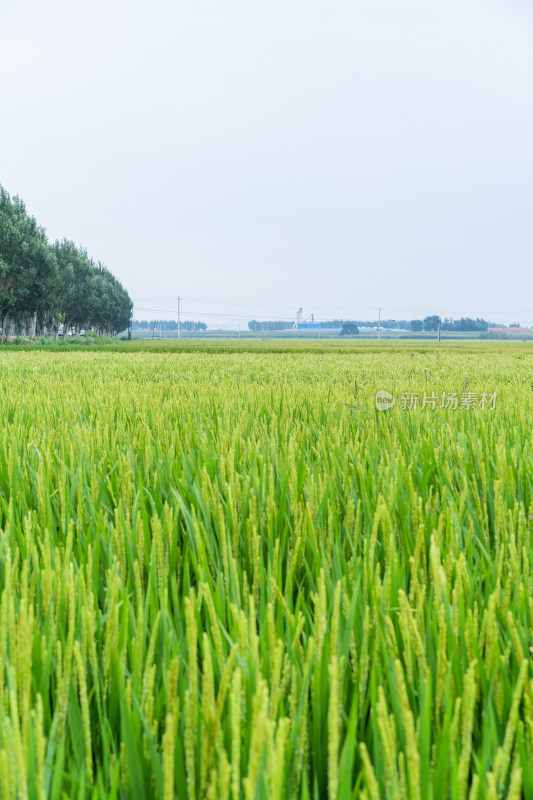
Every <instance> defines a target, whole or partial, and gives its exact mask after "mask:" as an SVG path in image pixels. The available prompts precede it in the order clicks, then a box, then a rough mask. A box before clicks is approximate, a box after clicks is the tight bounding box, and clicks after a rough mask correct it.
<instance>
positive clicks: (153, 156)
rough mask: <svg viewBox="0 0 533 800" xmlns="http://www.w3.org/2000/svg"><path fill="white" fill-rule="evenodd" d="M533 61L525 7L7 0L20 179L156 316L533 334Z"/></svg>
mask: <svg viewBox="0 0 533 800" xmlns="http://www.w3.org/2000/svg"><path fill="white" fill-rule="evenodd" d="M532 41H533V3H532V2H524V1H521V0H431V2H428V0H353V1H352V2H340V1H339V0H330V2H328V3H325V2H323V0H322V2H313V1H312V0H311V1H310V0H305V2H303V1H302V0H294V1H291V0H283V1H282V0H268V2H266V1H265V2H250V0H224V1H223V2H221V1H220V0H218V1H215V0H194V2H193V0H190V2H179V1H178V2H170V1H167V0H155V1H152V2H150V3H147V2H144V3H141V2H132V0H127V2H126V0H124V1H123V0H92V1H91V2H77V1H76V0H40V2H37V1H36V0H22V1H21V0H17V1H16V2H15V0H7V2H6V0H2V3H1V6H0V183H2V184H3V185H4V186H5V188H6V189H7V190H8V191H9V192H11V193H12V194H19V195H20V196H21V197H22V198H23V199H24V200H25V201H26V204H27V206H28V209H29V210H30V212H31V213H33V214H34V215H35V216H36V217H37V219H38V220H39V222H40V223H41V224H43V225H44V226H45V227H46V228H47V230H48V232H49V235H50V237H51V238H55V237H62V236H66V237H68V238H71V239H73V240H74V241H76V242H77V243H80V244H83V245H85V246H86V247H87V249H88V251H89V254H90V255H92V256H93V257H94V258H96V259H100V260H102V261H104V262H105V263H107V264H108V266H109V268H110V269H111V270H112V271H113V272H114V273H115V274H116V275H117V276H118V277H119V278H120V279H121V280H122V281H123V283H124V284H125V286H126V287H127V289H128V290H129V291H130V294H131V295H132V297H134V298H135V301H136V310H135V314H136V316H137V317H142V318H151V317H152V318H155V317H166V318H169V317H170V316H173V315H174V316H175V310H176V297H177V296H178V294H179V295H181V297H182V298H184V299H183V300H182V308H183V316H184V318H195V319H199V318H200V319H204V320H205V321H206V322H208V323H210V324H211V325H215V324H224V323H229V319H228V318H229V317H233V318H234V324H237V323H238V322H241V323H242V326H243V327H244V326H245V324H246V320H248V319H250V318H252V317H255V318H261V317H267V318H289V317H291V318H292V317H293V316H294V312H295V310H296V308H297V307H299V306H303V307H304V312H307V313H311V312H315V315H316V317H317V318H331V317H333V316H344V317H345V318H350V317H352V318H359V319H361V318H375V317H376V315H377V308H378V306H382V307H383V309H384V311H383V314H384V315H385V316H387V317H388V316H390V317H399V318H405V317H410V316H414V317H420V316H423V315H424V314H425V313H439V314H443V315H444V314H453V315H455V316H460V315H461V314H463V313H464V314H466V313H468V314H480V315H484V316H488V317H490V318H492V319H498V320H504V319H506V320H511V321H512V320H513V319H515V318H516V319H519V320H520V321H522V322H523V323H525V322H529V323H530V324H533V292H532V290H533V278H532V265H533V225H532V223H533V154H532V143H533V88H532V87H533V47H532ZM185 298H186V299H185ZM205 301H210V302H205ZM213 301H216V303H215V302H213ZM230 302H231V303H237V304H242V305H235V306H231V305H225V303H230ZM172 312H173V313H172Z"/></svg>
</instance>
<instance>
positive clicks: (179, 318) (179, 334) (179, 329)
mask: <svg viewBox="0 0 533 800" xmlns="http://www.w3.org/2000/svg"><path fill="white" fill-rule="evenodd" d="M178 339H181V314H180V298H179V297H178Z"/></svg>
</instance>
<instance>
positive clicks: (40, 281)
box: [0, 186, 133, 343]
mask: <svg viewBox="0 0 533 800" xmlns="http://www.w3.org/2000/svg"><path fill="white" fill-rule="evenodd" d="M132 310H133V303H132V301H131V298H130V296H129V294H128V292H127V291H126V289H124V287H123V286H122V284H121V283H120V282H119V281H118V280H117V279H116V278H115V277H114V276H113V275H112V274H111V273H110V272H109V270H108V269H107V267H106V266H105V265H104V264H102V263H100V262H98V263H95V262H94V261H93V260H92V259H91V258H89V256H88V255H87V251H86V250H85V249H83V248H81V247H78V246H77V245H75V244H74V242H70V241H68V240H67V239H63V240H62V241H56V242H53V243H51V242H49V241H48V238H47V236H46V231H45V229H44V228H42V227H41V226H40V225H38V224H37V221H36V220H35V218H34V217H32V216H30V215H29V214H28V212H27V211H26V207H25V205H24V203H23V202H22V200H20V198H18V197H10V195H9V194H8V193H7V192H6V191H5V189H4V188H3V187H2V186H0V325H1V329H2V336H1V341H2V343H3V342H4V341H6V340H7V337H8V334H9V332H10V331H13V332H18V333H21V334H23V335H29V336H30V337H31V338H35V336H36V335H41V334H48V335H53V336H54V337H55V338H56V339H57V338H58V335H59V329H60V327H61V326H62V327H63V336H64V337H66V335H67V332H68V330H69V328H71V327H75V329H76V330H77V329H81V328H86V329H89V328H92V329H94V330H96V331H97V332H98V333H101V334H106V335H108V336H114V335H116V334H117V333H118V332H119V331H122V330H125V329H126V328H127V327H128V325H129V323H130V320H131V313H132Z"/></svg>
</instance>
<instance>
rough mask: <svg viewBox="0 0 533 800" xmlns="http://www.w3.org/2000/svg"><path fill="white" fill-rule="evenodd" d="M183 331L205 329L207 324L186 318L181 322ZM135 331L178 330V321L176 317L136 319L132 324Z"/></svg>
mask: <svg viewBox="0 0 533 800" xmlns="http://www.w3.org/2000/svg"><path fill="white" fill-rule="evenodd" d="M180 328H181V330H182V331H205V330H207V325H206V324H205V322H194V320H192V319H184V320H181V322H180ZM131 329H132V330H133V331H148V330H150V331H151V330H154V329H155V330H157V331H158V330H162V331H177V330H178V323H177V322H176V320H175V319H150V320H148V319H134V320H133V322H132V325H131Z"/></svg>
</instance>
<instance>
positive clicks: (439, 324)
mask: <svg viewBox="0 0 533 800" xmlns="http://www.w3.org/2000/svg"><path fill="white" fill-rule="evenodd" d="M439 342H440V317H439Z"/></svg>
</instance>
